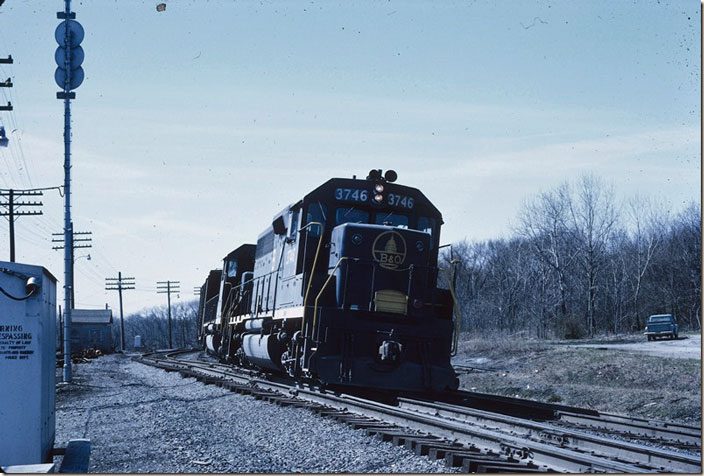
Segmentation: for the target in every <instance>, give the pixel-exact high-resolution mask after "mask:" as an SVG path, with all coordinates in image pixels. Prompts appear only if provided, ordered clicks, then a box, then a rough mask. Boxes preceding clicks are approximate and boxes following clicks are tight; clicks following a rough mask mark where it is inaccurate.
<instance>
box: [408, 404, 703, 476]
mask: <svg viewBox="0 0 704 476" xmlns="http://www.w3.org/2000/svg"><path fill="white" fill-rule="evenodd" d="M399 407H400V408H404V409H407V410H411V411H415V412H418V413H423V414H429V415H435V416H438V417H444V418H448V419H451V420H453V421H458V422H462V423H464V424H467V425H472V426H474V425H479V426H481V427H484V428H487V429H493V430H501V431H509V432H511V433H512V434H521V435H523V436H524V437H525V438H530V439H531V440H534V441H540V442H545V441H546V440H547V441H552V442H555V443H557V444H559V445H560V447H561V448H568V447H569V448H572V449H575V450H579V451H585V452H591V453H592V454H599V455H602V456H605V457H608V458H613V459H617V460H619V461H626V462H630V463H632V464H645V465H647V466H649V467H652V468H655V469H659V470H663V471H675V472H697V473H698V472H700V471H701V459H700V458H699V457H694V456H690V455H686V454H682V453H676V452H673V451H669V450H665V449H661V448H654V447H651V446H645V445H640V444H636V443H632V442H626V441H620V440H614V439H611V438H605V437H603V436H597V435H591V434H588V433H584V432H581V431H576V430H570V429H565V428H562V427H559V426H555V425H552V424H549V423H545V422H535V421H531V420H525V419H523V418H517V417H512V416H507V415H501V414H497V413H492V412H488V411H484V410H477V409H470V408H466V407H462V406H458V405H449V404H443V403H437V402H430V401H421V400H412V399H406V398H400V399H399Z"/></svg>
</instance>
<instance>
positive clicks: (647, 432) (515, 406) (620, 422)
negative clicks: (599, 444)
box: [443, 390, 702, 448]
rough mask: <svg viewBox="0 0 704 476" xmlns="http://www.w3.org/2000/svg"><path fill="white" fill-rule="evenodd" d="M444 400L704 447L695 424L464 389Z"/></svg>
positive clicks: (499, 411) (536, 418) (511, 413)
mask: <svg viewBox="0 0 704 476" xmlns="http://www.w3.org/2000/svg"><path fill="white" fill-rule="evenodd" d="M443 401H444V402H445V403H449V404H456V405H461V406H464V407H471V408H477V409H480V410H487V411H490V412H492V413H503V414H506V415H512V416H518V417H522V418H531V419H534V420H538V421H544V420H559V421H563V422H565V423H571V424H575V425H580V426H582V427H592V428H598V429H602V430H606V431H613V432H619V433H622V434H623V435H624V436H627V437H630V438H636V437H638V436H641V437H644V438H646V439H647V438H656V439H659V440H666V441H671V442H678V443H681V444H683V445H689V446H696V447H698V448H701V440H702V433H701V428H697V427H695V426H689V425H682V424H678V423H670V422H664V421H657V420H648V419H645V418H638V417H628V416H622V415H617V414H614V413H606V412H600V411H597V410H592V409H588V408H579V407H573V406H567V405H562V404H555V403H546V402H538V401H534V400H527V399H522V398H515V397H506V396H502V395H491V394H486V393H477V392H468V391H464V390H457V391H455V392H452V393H450V394H449V395H447V398H445V399H444V400H443Z"/></svg>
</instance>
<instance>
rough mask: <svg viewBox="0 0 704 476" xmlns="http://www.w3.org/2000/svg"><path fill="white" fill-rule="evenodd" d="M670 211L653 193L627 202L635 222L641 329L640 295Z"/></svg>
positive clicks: (637, 324)
mask: <svg viewBox="0 0 704 476" xmlns="http://www.w3.org/2000/svg"><path fill="white" fill-rule="evenodd" d="M665 216H666V212H664V211H663V209H662V206H660V205H658V204H656V202H654V201H653V200H652V199H650V198H649V197H641V196H636V197H634V198H632V199H631V200H630V201H629V202H628V205H627V217H628V219H629V221H630V224H631V225H632V232H631V236H632V243H633V248H634V255H635V256H634V263H633V265H634V271H633V275H632V289H633V291H632V296H633V297H632V299H633V327H634V328H636V329H640V328H641V327H643V325H644V322H643V321H642V320H641V308H640V295H641V291H642V289H643V280H644V278H645V276H646V273H647V272H648V270H649V269H650V265H651V264H652V261H653V256H655V253H656V252H657V251H658V250H659V248H660V246H661V245H662V242H663V232H664V229H665V226H664V223H665Z"/></svg>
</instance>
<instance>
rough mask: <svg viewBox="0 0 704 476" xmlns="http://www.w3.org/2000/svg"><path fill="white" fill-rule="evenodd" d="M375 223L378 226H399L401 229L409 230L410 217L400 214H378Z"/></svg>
mask: <svg viewBox="0 0 704 476" xmlns="http://www.w3.org/2000/svg"><path fill="white" fill-rule="evenodd" d="M374 223H376V224H377V225H388V226H397V227H400V228H408V216H407V215H401V214H400V213H393V212H391V213H386V212H382V213H377V214H376V216H375V218H374Z"/></svg>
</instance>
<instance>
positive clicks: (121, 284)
mask: <svg viewBox="0 0 704 476" xmlns="http://www.w3.org/2000/svg"><path fill="white" fill-rule="evenodd" d="M128 289H134V278H123V277H122V271H119V272H118V273H117V278H105V290H106V291H117V292H118V293H119V294H120V336H121V341H122V347H121V348H122V351H123V352H124V351H125V319H124V315H123V313H122V291H123V290H128Z"/></svg>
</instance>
